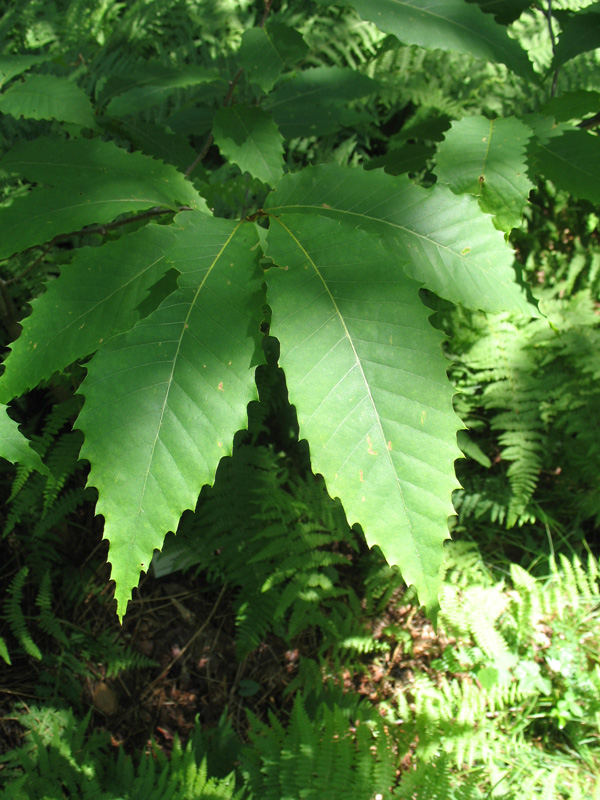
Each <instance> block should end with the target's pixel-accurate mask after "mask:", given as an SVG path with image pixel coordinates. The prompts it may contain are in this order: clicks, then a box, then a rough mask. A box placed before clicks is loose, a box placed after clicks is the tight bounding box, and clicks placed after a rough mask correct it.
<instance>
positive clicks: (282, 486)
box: [163, 444, 360, 657]
mask: <svg viewBox="0 0 600 800" xmlns="http://www.w3.org/2000/svg"><path fill="white" fill-rule="evenodd" d="M198 512H199V513H198V515H197V516H191V515H190V516H188V517H187V519H185V520H184V522H183V523H182V526H180V530H179V532H178V534H177V538H176V539H175V540H171V542H170V543H169V542H168V543H167V546H166V547H165V549H164V551H163V552H165V553H166V554H168V552H169V548H170V547H176V548H178V549H179V551H180V553H181V555H180V559H181V561H180V563H182V564H189V563H190V560H191V558H192V555H193V560H194V561H196V562H198V563H199V564H200V566H201V568H202V569H204V570H207V571H208V573H209V575H211V576H212V577H213V578H214V579H215V580H216V581H218V582H221V583H227V584H230V585H232V586H236V587H239V590H238V594H237V598H236V601H235V608H236V618H237V629H238V637H237V638H238V640H237V647H238V654H239V655H240V656H241V657H243V656H244V655H246V654H247V653H249V652H250V651H251V650H252V649H254V648H255V647H256V646H257V645H258V643H259V642H260V641H261V639H262V638H263V637H264V636H265V635H266V634H267V632H268V631H271V630H278V631H280V632H281V633H282V634H283V635H284V636H285V637H286V638H287V639H290V638H292V637H294V636H297V635H299V634H300V633H301V632H302V631H304V630H306V629H307V628H309V627H312V628H315V627H316V628H320V629H321V631H322V632H323V633H325V632H328V633H329V637H330V638H331V637H335V635H336V634H335V629H334V626H333V625H332V623H331V620H330V619H329V615H328V613H327V612H326V611H325V610H324V607H325V606H329V605H331V604H332V603H333V602H334V601H335V600H336V599H338V598H339V597H341V596H344V595H346V594H347V593H348V589H345V588H341V587H340V583H339V576H340V571H341V570H343V569H344V568H345V567H347V566H348V564H349V561H348V557H349V555H350V554H351V553H352V552H353V550H354V549H355V548H356V545H357V540H356V537H355V535H354V534H353V533H352V532H351V531H350V529H349V528H348V525H347V523H346V521H345V519H344V517H343V512H342V510H341V508H340V506H339V505H338V504H335V503H333V501H331V500H330V498H329V497H328V495H327V493H326V491H325V487H324V485H323V483H322V482H319V481H317V480H316V479H315V478H314V477H313V476H308V477H307V478H302V477H300V475H299V474H298V470H297V468H296V467H294V466H293V464H292V462H291V461H290V459H289V458H288V457H284V456H283V455H278V454H276V453H275V452H273V450H272V449H269V448H267V447H263V446H250V445H243V444H242V445H240V446H239V447H237V448H236V449H235V451H234V455H233V457H231V458H225V459H223V460H222V461H221V464H220V465H219V469H218V471H217V476H216V480H215V484H214V486H213V487H212V489H210V490H206V491H204V492H203V494H202V496H201V499H200V504H199V508H198ZM355 632H357V633H359V634H360V631H358V630H357V631H355Z"/></svg>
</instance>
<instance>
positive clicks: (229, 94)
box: [184, 67, 244, 178]
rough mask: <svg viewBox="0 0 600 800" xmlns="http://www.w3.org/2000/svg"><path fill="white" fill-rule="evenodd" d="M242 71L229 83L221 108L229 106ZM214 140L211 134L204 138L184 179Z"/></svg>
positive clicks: (240, 69)
mask: <svg viewBox="0 0 600 800" xmlns="http://www.w3.org/2000/svg"><path fill="white" fill-rule="evenodd" d="M243 71H244V68H243V67H240V68H239V69H238V71H237V72H236V73H235V75H234V76H233V80H232V81H230V82H229V89H228V91H227V94H226V95H225V100H224V101H223V108H226V107H227V106H228V105H230V104H231V100H232V98H233V92H234V91H235V87H236V86H237V82H238V81H239V79H240V78H241V75H242V72H243ZM214 138H215V137H214V136H213V135H212V132H211V133H209V134H208V136H207V137H206V140H205V141H204V144H203V145H202V149H201V150H200V152H199V153H198V155H197V157H196V158H195V159H194V161H193V162H192V163H191V164H190V166H189V167H188V168H187V169H186V171H185V173H184V174H185V177H186V178H188V177H189V176H190V175H191V174H192V172H193V171H194V170H195V169H196V167H197V166H198V164H199V163H200V162H201V161H202V159H203V158H204V157H205V156H206V154H207V153H208V151H209V150H210V146H211V144H212V143H213V141H214Z"/></svg>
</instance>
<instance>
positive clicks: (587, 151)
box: [530, 130, 600, 203]
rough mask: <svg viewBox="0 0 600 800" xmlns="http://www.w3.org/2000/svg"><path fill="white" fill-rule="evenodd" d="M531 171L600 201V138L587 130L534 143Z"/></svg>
mask: <svg viewBox="0 0 600 800" xmlns="http://www.w3.org/2000/svg"><path fill="white" fill-rule="evenodd" d="M530 156H531V162H532V163H531V167H530V172H531V173H535V174H537V175H543V176H544V177H545V178H549V179H550V180H551V181H552V182H553V183H555V184H556V185H557V186H558V187H559V188H561V189H565V190H566V191H567V192H571V194H572V195H573V196H574V197H580V198H583V199H585V200H590V201H591V202H592V203H600V139H599V138H598V137H597V136H594V135H593V134H591V133H588V132H587V131H583V130H566V131H564V132H563V133H562V135H556V136H552V137H551V138H549V139H547V140H546V141H541V142H537V143H533V144H532V145H531V147H530Z"/></svg>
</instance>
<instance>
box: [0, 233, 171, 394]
mask: <svg viewBox="0 0 600 800" xmlns="http://www.w3.org/2000/svg"><path fill="white" fill-rule="evenodd" d="M172 242H173V232H172V230H171V228H167V227H165V226H159V225H149V226H147V227H146V228H142V229H141V230H139V231H137V232H136V233H134V234H132V235H130V236H124V237H122V238H121V239H118V240H117V241H114V242H108V243H107V244H105V245H103V246H102V247H85V248H82V249H81V250H79V251H78V252H77V254H76V255H75V258H74V259H73V261H72V262H71V263H70V264H65V265H64V266H63V267H62V268H61V275H60V278H59V279H58V280H52V281H51V282H50V283H48V285H47V288H46V292H45V293H44V294H42V295H41V296H40V297H37V298H35V299H34V300H33V301H32V303H31V306H32V313H31V316H29V317H27V318H26V319H25V320H24V321H23V331H22V333H21V336H20V337H19V338H18V339H17V340H16V341H15V342H13V344H12V345H11V352H10V354H9V356H8V358H7V359H6V361H5V367H6V369H5V372H4V374H3V375H2V377H1V378H0V398H5V399H6V400H7V401H8V400H10V399H12V398H13V397H16V396H18V395H21V394H23V393H24V392H26V391H27V390H28V389H32V388H33V387H34V386H37V384H38V383H40V382H41V381H43V380H45V379H47V378H49V377H50V376H51V375H52V374H53V373H54V372H57V371H60V370H63V369H64V368H65V367H67V366H68V365H69V364H71V363H72V362H73V361H75V360H77V359H78V358H83V357H84V356H87V355H89V354H90V353H93V352H94V351H96V350H97V349H98V348H99V347H101V346H102V344H103V343H105V342H107V341H108V340H109V339H110V338H111V336H114V335H115V334H116V333H120V332H122V331H126V330H129V328H132V327H133V325H134V324H135V323H136V322H137V320H138V319H139V314H138V313H137V312H136V308H137V306H138V305H139V304H140V303H141V302H142V300H143V299H144V297H145V295H146V294H147V292H148V290H149V289H150V287H151V286H153V284H155V283H156V282H157V281H158V280H159V279H160V277H161V276H162V275H163V274H164V273H165V272H166V270H167V269H168V268H169V265H168V261H167V257H166V253H167V252H168V250H169V248H170V245H171V244H172Z"/></svg>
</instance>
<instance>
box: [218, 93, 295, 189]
mask: <svg viewBox="0 0 600 800" xmlns="http://www.w3.org/2000/svg"><path fill="white" fill-rule="evenodd" d="M213 136H214V137H215V143H216V144H217V146H218V148H219V150H220V151H221V153H222V154H223V155H224V156H225V157H226V158H228V159H229V160H230V161H232V162H233V163H234V164H237V165H238V167H239V168H240V169H241V170H242V172H249V173H250V175H252V177H253V178H258V179H259V180H260V181H264V183H268V184H270V185H271V186H273V185H274V184H275V183H276V182H277V180H278V179H279V178H280V177H281V176H282V175H283V136H282V135H281V134H280V133H279V129H278V128H277V125H276V124H275V123H274V122H273V118H272V116H271V114H269V112H268V111H263V109H262V108H253V107H250V106H241V105H235V106H226V107H225V108H221V109H219V111H217V113H216V114H215V118H214V122H213Z"/></svg>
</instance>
